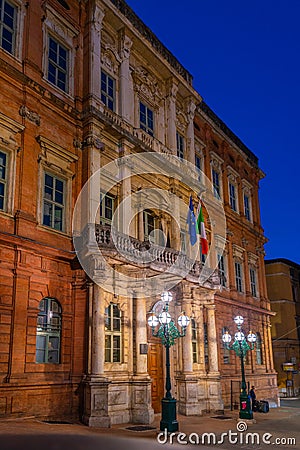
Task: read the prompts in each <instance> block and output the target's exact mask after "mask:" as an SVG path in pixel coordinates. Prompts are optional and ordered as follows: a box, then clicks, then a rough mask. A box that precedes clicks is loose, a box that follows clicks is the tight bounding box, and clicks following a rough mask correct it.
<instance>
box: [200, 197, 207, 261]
mask: <svg viewBox="0 0 300 450" xmlns="http://www.w3.org/2000/svg"><path fill="white" fill-rule="evenodd" d="M197 229H198V234H200V243H201V252H202V255H207V253H208V250H209V249H208V242H207V238H206V231H205V225H204V218H203V212H202V202H201V200H200V202H199V204H198V208H197Z"/></svg>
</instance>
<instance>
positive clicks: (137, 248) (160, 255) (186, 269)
mask: <svg viewBox="0 0 300 450" xmlns="http://www.w3.org/2000/svg"><path fill="white" fill-rule="evenodd" d="M95 238H96V242H97V245H98V247H99V249H100V250H101V254H102V255H103V256H104V257H109V258H114V259H115V260H117V261H119V262H121V263H124V264H126V265H130V266H133V267H138V268H140V269H141V268H144V269H145V268H147V269H150V271H151V272H152V271H153V273H157V272H165V273H169V274H170V275H171V274H172V275H173V276H175V277H181V278H182V279H183V278H185V279H187V280H188V281H191V282H193V283H198V284H200V285H201V286H204V287H208V288H210V289H217V288H219V287H220V278H219V273H218V270H213V269H210V268H208V267H206V266H205V265H204V264H203V263H201V262H200V261H194V260H192V259H190V258H189V257H188V256H187V255H186V254H185V253H183V252H180V251H178V250H174V249H171V248H167V247H162V246H160V245H154V244H151V243H150V242H147V241H146V242H143V241H140V240H138V239H136V238H133V237H131V236H128V235H124V234H122V233H120V232H115V231H114V230H113V229H112V228H111V227H110V226H106V225H96V226H95Z"/></svg>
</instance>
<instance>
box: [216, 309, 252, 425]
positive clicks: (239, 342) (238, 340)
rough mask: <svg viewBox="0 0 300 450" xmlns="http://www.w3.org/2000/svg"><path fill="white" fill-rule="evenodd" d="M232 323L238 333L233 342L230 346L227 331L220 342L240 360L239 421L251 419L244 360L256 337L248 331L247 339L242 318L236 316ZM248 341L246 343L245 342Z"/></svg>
mask: <svg viewBox="0 0 300 450" xmlns="http://www.w3.org/2000/svg"><path fill="white" fill-rule="evenodd" d="M233 320H234V322H235V324H236V326H237V329H238V331H237V332H236V333H235V335H234V342H233V344H231V345H230V343H231V340H232V337H231V335H230V334H229V332H228V331H226V332H225V333H224V334H223V336H222V341H223V342H224V345H225V347H226V348H227V349H228V350H234V351H235V353H236V355H237V356H239V357H240V359H241V371H242V384H241V393H240V414H239V417H240V419H253V412H252V408H251V402H250V398H249V396H248V394H247V385H246V379H245V367H244V358H245V356H246V354H247V352H248V350H253V349H254V344H255V342H256V335H255V334H254V333H252V331H249V333H248V335H247V338H246V336H245V334H244V333H243V331H242V325H243V323H244V318H243V317H242V316H236V317H235V318H234V319H233ZM247 341H248V342H247Z"/></svg>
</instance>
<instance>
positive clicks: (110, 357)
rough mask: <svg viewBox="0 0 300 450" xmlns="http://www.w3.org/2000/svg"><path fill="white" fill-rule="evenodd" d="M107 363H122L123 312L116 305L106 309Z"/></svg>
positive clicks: (112, 304)
mask: <svg viewBox="0 0 300 450" xmlns="http://www.w3.org/2000/svg"><path fill="white" fill-rule="evenodd" d="M105 362H121V311H120V309H119V306H118V305H116V304H115V303H111V304H110V305H109V306H108V307H107V308H105Z"/></svg>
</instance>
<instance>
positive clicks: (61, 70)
mask: <svg viewBox="0 0 300 450" xmlns="http://www.w3.org/2000/svg"><path fill="white" fill-rule="evenodd" d="M48 45H49V49H48V74H47V79H48V81H50V83H52V84H54V85H55V86H57V87H58V88H59V89H61V90H62V91H64V92H67V89H68V59H69V52H68V50H67V49H66V48H65V47H63V45H61V44H60V43H59V42H57V41H56V40H55V39H53V37H51V36H49V40H48Z"/></svg>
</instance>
